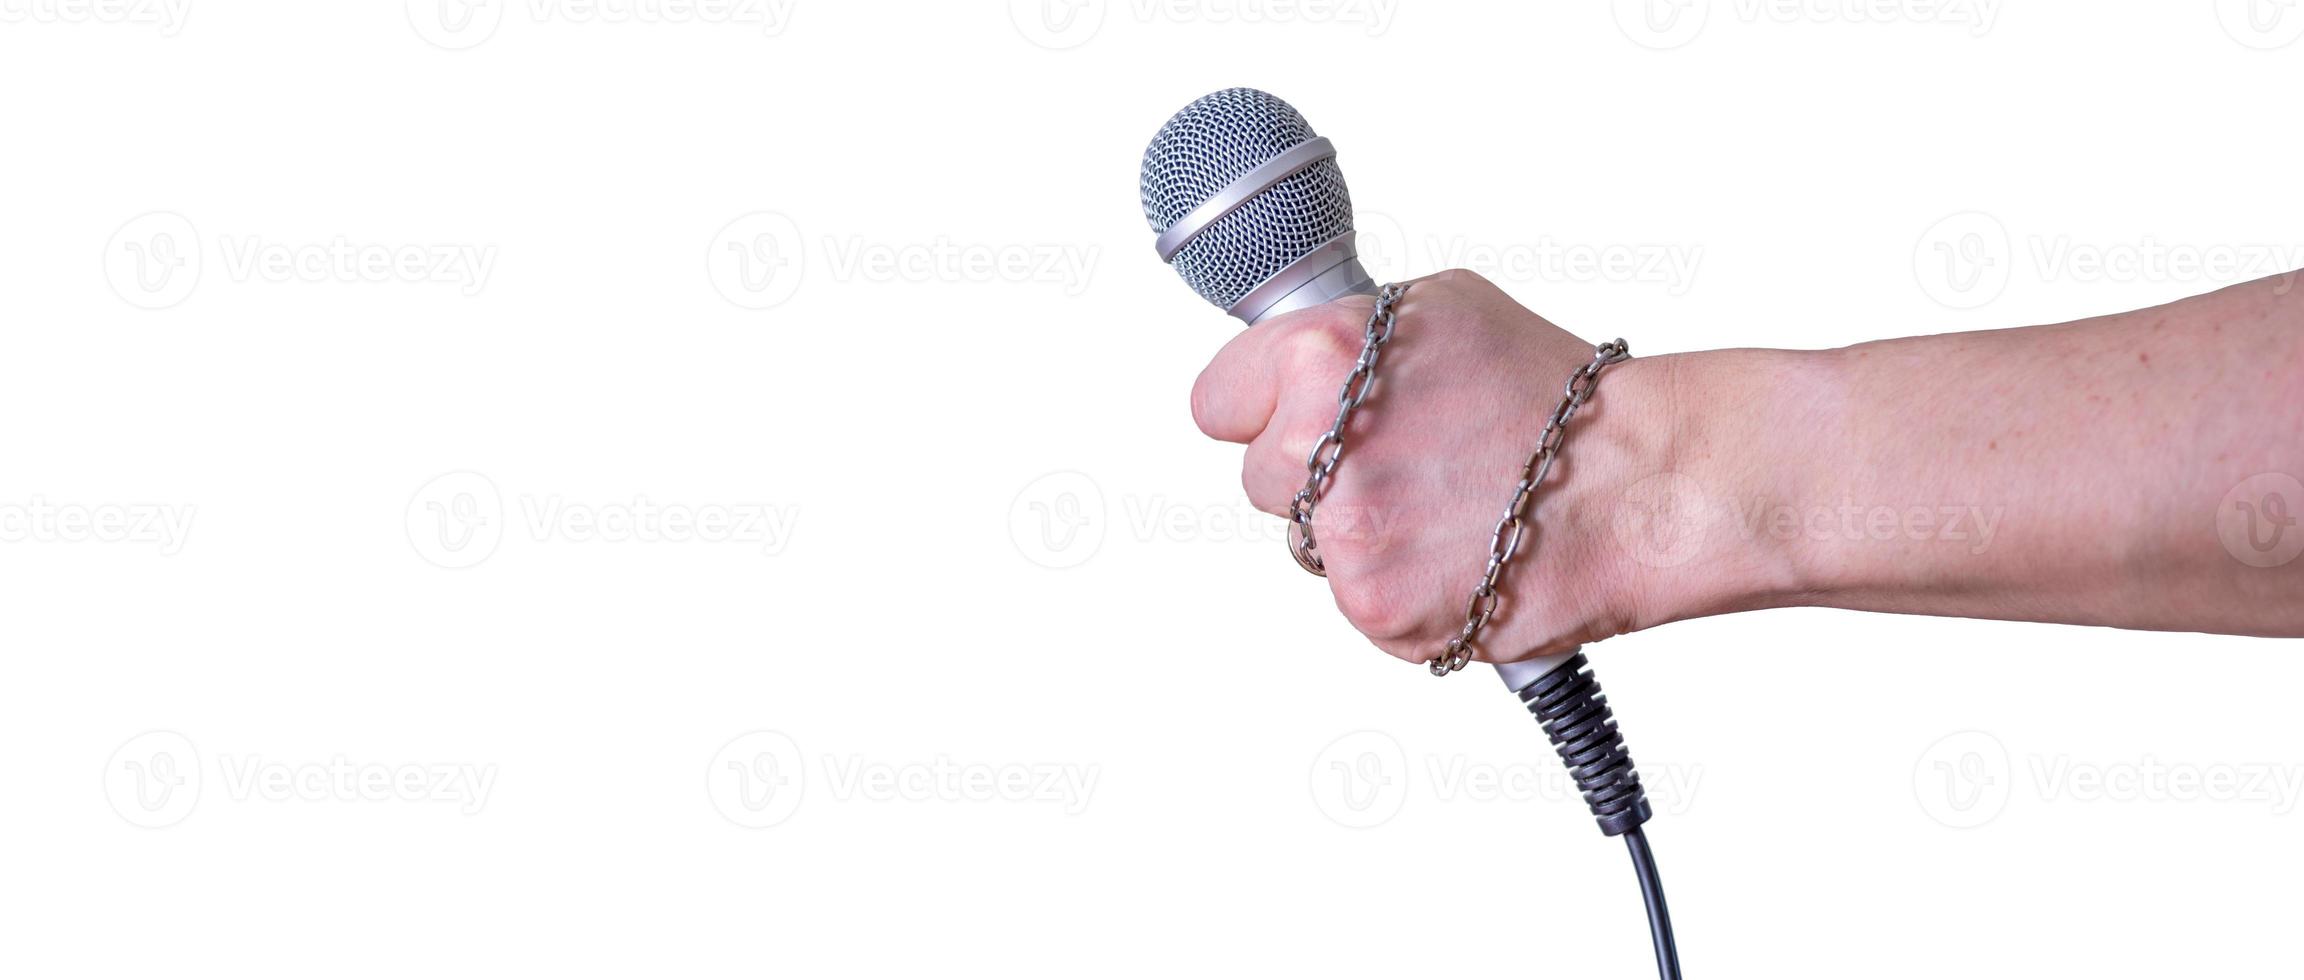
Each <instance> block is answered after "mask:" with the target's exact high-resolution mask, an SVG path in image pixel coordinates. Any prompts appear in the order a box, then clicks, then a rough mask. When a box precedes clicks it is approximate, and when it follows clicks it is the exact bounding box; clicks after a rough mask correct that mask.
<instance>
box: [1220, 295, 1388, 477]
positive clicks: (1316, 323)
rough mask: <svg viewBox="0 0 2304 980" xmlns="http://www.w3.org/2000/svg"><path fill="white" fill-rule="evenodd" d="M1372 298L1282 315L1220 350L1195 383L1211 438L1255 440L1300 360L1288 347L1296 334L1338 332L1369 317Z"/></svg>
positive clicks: (1268, 422)
mask: <svg viewBox="0 0 2304 980" xmlns="http://www.w3.org/2000/svg"><path fill="white" fill-rule="evenodd" d="M1370 302H1371V301H1370V300H1369V299H1368V298H1367V297H1365V296H1353V297H1347V298H1345V299H1342V300H1338V301H1336V302H1334V303H1330V304H1327V305H1325V306H1316V307H1313V308H1311V309H1308V310H1298V311H1296V312H1294V313H1288V314H1283V315H1281V316H1276V317H1273V318H1272V319H1269V320H1266V321H1264V322H1262V323H1258V324H1256V325H1254V326H1251V327H1249V328H1248V329H1246V330H1243V331H1241V332H1240V334H1239V335H1238V336H1236V337H1233V338H1232V340H1231V342H1229V343H1227V344H1225V345H1224V349H1223V350H1220V351H1217V352H1216V359H1215V360H1213V361H1210V362H1208V367H1207V368H1206V369H1205V370H1203V371H1201V372H1200V378H1199V380H1197V381H1195V382H1193V384H1192V420H1193V421H1194V422H1196V423H1198V424H1199V426H1200V431H1202V432H1205V433H1207V434H1208V437H1209V438H1211V439H1221V440H1223V441H1225V442H1239V443H1246V442H1253V441H1254V440H1255V439H1256V437H1257V435H1259V434H1261V433H1262V432H1263V431H1264V430H1265V428H1266V427H1268V426H1269V425H1271V422H1272V413H1273V409H1274V407H1275V406H1276V405H1277V404H1278V403H1279V400H1280V389H1281V387H1282V383H1283V381H1284V379H1285V378H1286V377H1287V374H1288V371H1289V370H1290V368H1291V367H1292V366H1294V365H1295V364H1296V359H1295V358H1292V357H1291V356H1290V355H1289V353H1288V352H1287V351H1286V350H1285V348H1286V347H1288V346H1289V345H1290V344H1291V343H1293V341H1292V340H1291V338H1296V339H1297V340H1302V339H1304V338H1306V337H1310V338H1313V339H1315V340H1321V341H1325V340H1326V339H1327V338H1329V337H1330V336H1331V335H1333V334H1335V333H1336V332H1337V331H1336V330H1335V329H1334V326H1335V325H1336V324H1338V323H1349V322H1355V321H1357V320H1363V319H1366V318H1367V315H1368V314H1367V310H1366V307H1367V306H1368V304H1369V303H1370ZM1355 305H1357V306H1358V307H1359V310H1358V311H1357V312H1354V307H1355ZM1354 329H1357V328H1354ZM1314 346H1321V347H1325V346H1330V345H1328V344H1326V343H1321V344H1316V345H1314ZM1337 380H1338V381H1341V380H1342V378H1341V377H1339V378H1338V379H1337Z"/></svg>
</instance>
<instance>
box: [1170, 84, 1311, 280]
mask: <svg viewBox="0 0 2304 980" xmlns="http://www.w3.org/2000/svg"><path fill="white" fill-rule="evenodd" d="M1316 135H1318V134H1316V133H1314V132H1313V131H1312V125H1311V124H1310V123H1307V122H1305V121H1304V116H1303V114H1302V113H1299V112H1297V111H1296V107H1295V106H1292V105H1289V104H1288V103H1287V102H1285V101H1282V100H1281V99H1280V98H1279V97H1277V96H1274V95H1271V94H1270V93H1267V92H1262V91H1258V90H1256V89H1252V88H1228V89H1225V90H1223V91H1221V92H1215V93H1211V94H1209V95H1205V96H1202V97H1200V98H1199V99H1198V100H1196V101H1194V102H1193V103H1192V104H1191V105H1188V106H1185V107H1184V108H1183V110H1182V111H1180V112H1178V113H1176V115H1175V116H1174V117H1172V118H1170V119H1169V120H1168V123H1167V125H1165V126H1162V127H1160V132H1159V133H1158V134H1157V135H1155V136H1153V137H1152V143H1151V145H1150V146H1147V147H1145V148H1144V169H1143V171H1142V173H1141V174H1140V175H1139V177H1138V180H1137V189H1138V191H1139V192H1140V193H1141V194H1142V196H1143V199H1144V220H1145V222H1146V223H1148V224H1150V225H1151V226H1152V231H1153V233H1154V234H1158V233H1161V232H1165V231H1167V230H1168V226H1169V225H1172V224H1175V223H1176V221H1177V219H1179V218H1182V217H1183V216H1184V215H1185V214H1186V213H1188V212H1190V211H1191V210H1192V209H1193V208H1196V207H1199V206H1200V205H1201V204H1202V203H1204V202H1206V201H1207V200H1208V199H1209V198H1210V197H1213V196H1215V194H1216V192H1217V191H1219V190H1222V189H1223V188H1224V187H1225V185H1227V184H1230V183H1231V182H1232V181H1233V180H1234V179H1236V178H1238V177H1239V176H1240V175H1242V174H1245V173H1247V172H1248V171H1250V170H1253V169H1255V168H1256V167H1257V166H1258V165H1260V164H1262V163H1264V162H1265V161H1267V160H1270V159H1272V158H1273V157H1276V156H1279V155H1280V154H1281V153H1282V152H1284V151H1286V150H1287V149H1288V148H1290V147H1293V146H1295V145H1296V144H1298V143H1302V142H1304V141H1306V140H1309V139H1312V138H1313V137H1314V136H1316ZM1351 230H1352V197H1351V195H1350V194H1349V193H1348V192H1346V190H1345V189H1344V172H1343V171H1342V170H1341V169H1339V168H1338V167H1337V166H1336V160H1335V158H1334V157H1330V158H1328V159H1325V160H1321V161H1319V162H1317V163H1314V164H1312V165H1311V166H1309V167H1306V168H1304V169H1303V170H1300V171H1297V172H1296V173H1294V174H1291V175H1289V176H1288V177H1286V178H1284V179H1282V180H1281V181H1280V182H1278V183H1276V184H1273V185H1272V186H1271V187H1270V188H1267V189H1266V190H1265V191H1264V192H1263V193H1261V194H1258V195H1256V196H1255V197H1253V198H1251V199H1249V201H1248V202H1247V203H1245V204H1243V205H1241V206H1240V207H1239V208H1237V209H1235V210H1234V211H1232V212H1231V213H1230V214H1227V215H1225V216H1223V217H1221V218H1218V219H1216V220H1215V221H1214V222H1211V223H1210V224H1209V225H1208V227H1207V229H1206V230H1204V231H1202V232H1200V233H1199V234H1198V235H1195V236H1193V238H1192V240H1191V241H1190V242H1188V243H1186V244H1185V246H1184V248H1183V249H1182V250H1180V251H1178V252H1177V253H1176V255H1175V257H1174V258H1173V259H1170V260H1169V263H1168V264H1169V265H1170V266H1173V267H1174V268H1175V269H1176V274H1177V275H1179V276H1182V277H1183V279H1184V282H1185V284H1186V285H1188V286H1191V287H1192V289H1193V291H1194V292H1197V293H1199V294H1200V296H1201V298H1202V299H1205V300H1207V301H1208V302H1210V303H1214V304H1216V305H1217V306H1219V307H1224V308H1229V307H1231V306H1232V304H1234V303H1237V302H1239V300H1240V297H1242V296H1245V295H1247V293H1248V291H1249V290H1251V289H1254V288H1256V286H1257V285H1259V284H1261V283H1262V282H1264V280H1266V279H1269V278H1271V277H1272V276H1274V275H1276V274H1278V273H1279V272H1280V271H1281V270H1283V269H1286V268H1288V266H1289V265H1290V264H1291V263H1293V262H1295V261H1296V260H1297V259H1300V258H1303V257H1304V256H1305V255H1306V254H1308V253H1310V252H1311V251H1312V250H1314V249H1316V248H1319V247H1320V246H1321V245H1323V244H1326V243H1327V242H1328V241H1330V240H1331V239H1334V238H1335V237H1336V236H1338V235H1342V234H1344V233H1346V232H1349V231H1351Z"/></svg>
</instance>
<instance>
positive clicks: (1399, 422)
mask: <svg viewBox="0 0 2304 980" xmlns="http://www.w3.org/2000/svg"><path fill="white" fill-rule="evenodd" d="M1373 303H1374V300H1373V298H1372V297H1368V296H1356V297H1350V298H1347V299H1343V300H1339V301H1337V302H1335V303H1332V304H1329V305H1326V306H1322V307H1317V308H1314V309H1309V310H1303V311H1299V312H1296V313H1291V314H1287V315H1285V316H1281V317H1276V318H1274V319H1271V320H1267V321H1264V322H1262V323H1259V324H1257V325H1255V326H1253V327H1250V328H1249V329H1248V330H1247V331H1246V332H1244V333H1242V334H1240V335H1239V336H1238V337H1237V338H1235V339H1234V340H1233V341H1232V342H1231V343H1230V344H1228V345H1226V346H1225V348H1224V349H1223V351H1222V352H1220V353H1219V354H1217V356H1216V359H1215V360H1214V361H1213V362H1211V363H1210V364H1209V365H1208V368H1207V370H1205V371H1203V372H1201V375H1200V378H1199V381H1198V383H1196V384H1195V385H1194V386H1193V389H1192V416H1193V418H1194V420H1195V421H1197V422H1198V423H1199V426H1200V429H1201V431H1203V432H1206V433H1207V434H1208V435H1209V436H1211V437H1213V438H1216V439H1222V440H1225V441H1228V442H1238V443H1245V444H1247V446H1248V450H1247V458H1246V461H1245V463H1244V465H1243V466H1242V470H1241V481H1242V483H1243V484H1244V485H1245V486H1246V488H1247V491H1248V499H1249V500H1250V501H1251V502H1252V503H1254V504H1255V506H1256V507H1257V509H1259V510H1263V511H1266V512H1268V513H1271V514H1276V515H1281V516H1286V515H1287V513H1288V506H1289V501H1290V499H1291V498H1293V497H1294V496H1295V494H1296V492H1297V490H1298V489H1300V488H1301V487H1302V486H1303V485H1304V480H1305V475H1306V465H1305V464H1306V456H1307V454H1309V453H1310V452H1311V449H1312V446H1313V444H1314V443H1315V442H1317V441H1318V440H1319V438H1320V436H1321V434H1322V433H1324V432H1325V431H1327V428H1328V426H1329V425H1330V424H1331V423H1332V422H1333V421H1334V418H1335V413H1336V398H1337V390H1338V387H1339V386H1340V385H1341V384H1342V383H1343V380H1344V378H1345V376H1346V375H1347V374H1349V373H1350V372H1351V370H1352V365H1353V362H1354V360H1355V359H1356V358H1357V357H1358V356H1359V353H1360V349H1361V345H1362V338H1363V331H1364V329H1365V327H1366V325H1367V320H1368V316H1369V313H1370V310H1371V308H1372V306H1373ZM1397 312H1398V314H1399V317H1398V322H1397V326H1396V328H1395V331H1394V333H1393V335H1392V338H1391V340H1390V342H1389V343H1388V344H1387V346H1386V347H1385V350H1384V355H1383V358H1382V360H1381V363H1380V364H1379V367H1378V370H1377V382H1376V387H1375V389H1374V391H1373V393H1372V394H1371V395H1370V397H1369V398H1368V400H1367V401H1366V402H1365V403H1363V404H1362V406H1361V407H1360V409H1359V411H1358V412H1357V413H1356V414H1355V415H1354V417H1353V419H1352V422H1351V425H1350V427H1349V429H1348V431H1346V432H1345V433H1344V444H1345V447H1346V448H1345V450H1344V453H1343V457H1342V460H1341V461H1340V462H1339V463H1338V465H1337V469H1336V472H1335V474H1334V477H1333V479H1332V480H1331V482H1330V484H1329V486H1328V489H1327V492H1326V493H1325V494H1324V495H1323V496H1322V498H1321V500H1320V502H1319V507H1318V509H1317V511H1316V513H1315V516H1314V519H1313V529H1314V532H1315V535H1316V537H1317V540H1318V541H1319V545H1320V553H1321V556H1322V558H1323V561H1324V562H1325V564H1326V566H1327V570H1328V584H1329V587H1330V588H1331V589H1332V590H1333V591H1334V593H1335V597H1336V605H1337V608H1338V609H1340V610H1342V611H1343V613H1344V615H1345V617H1346V618H1347V619H1349V620H1350V621H1351V623H1352V625H1353V627H1354V628H1356V629H1358V630H1359V631H1360V632H1362V633H1364V634H1366V635H1367V636H1368V638H1369V639H1370V640H1373V641H1374V642H1375V644H1376V645H1377V646H1378V647H1380V648H1382V649H1383V650H1384V651H1385V652H1387V653H1390V654H1392V655H1393V656H1396V657H1400V658H1402V659H1405V660H1410V661H1415V662H1423V661H1426V660H1429V659H1431V658H1433V657H1434V656H1437V655H1438V654H1439V653H1440V652H1441V650H1442V648H1443V646H1444V645H1445V644H1446V643H1447V641H1448V639H1449V638H1450V637H1452V636H1453V635H1455V633H1456V631H1457V630H1458V629H1459V628H1460V627H1461V626H1462V625H1463V622H1464V615H1465V603H1466V601H1467V599H1468V598H1469V597H1470V594H1471V591H1472V589H1473V588H1474V587H1475V586H1476V585H1477V584H1478V583H1479V581H1480V576H1481V574H1482V572H1483V570H1484V568H1485V564H1486V559H1487V555H1488V549H1489V543H1490V534H1491V531H1492V530H1493V529H1494V527H1495V525H1496V522H1497V521H1498V519H1499V518H1501V517H1502V516H1503V513H1504V508H1505V506H1506V505H1507V504H1508V503H1509V502H1510V499H1511V494H1512V488H1513V486H1514V484H1515V483H1516V481H1518V480H1519V478H1520V473H1521V467H1522V465H1523V464H1524V463H1525V462H1526V461H1527V459H1528V456H1529V454H1530V453H1531V452H1532V451H1533V450H1534V449H1535V447H1536V441H1537V439H1538V437H1539V435H1540V434H1541V433H1542V431H1543V428H1544V421H1545V419H1546V418H1547V417H1548V416H1549V414H1550V413H1551V411H1552V409H1553V408H1554V406H1555V405H1556V404H1557V403H1558V402H1559V399H1560V396H1561V392H1562V389H1563V388H1564V386H1565V385H1566V383H1567V381H1568V378H1569V376H1570V375H1571V374H1573V373H1574V372H1575V371H1576V370H1577V369H1578V368H1580V367H1582V366H1583V365H1584V364H1586V363H1587V362H1589V361H1591V359H1592V353H1593V352H1592V345H1591V344H1590V343H1587V342H1585V341H1584V340H1581V339H1578V338H1577V337H1576V336H1574V335H1572V334H1570V333H1568V332H1567V331H1565V330H1562V329H1560V328H1559V327H1556V326H1553V325H1552V324H1551V323H1548V322H1546V321H1545V320H1544V318H1542V317H1540V316H1537V315H1536V314H1534V313H1532V312H1530V311H1528V310H1527V309H1526V308H1523V307H1522V306H1520V305H1519V304H1518V303H1515V302H1513V301H1512V299H1511V297H1509V296H1506V295H1505V294H1504V293H1503V292H1502V291H1501V290H1498V289H1497V288H1496V287H1495V286H1494V285H1493V284H1491V283H1489V282H1488V281H1487V280H1486V279H1483V278H1481V277H1480V276H1478V275H1475V274H1473V273H1470V272H1464V271H1455V272H1443V273H1440V274H1439V275H1436V276H1432V277H1429V278H1426V279H1422V280H1418V281H1416V282H1415V283H1413V284H1412V286H1411V288H1410V289H1409V290H1408V292H1407V294H1406V295H1405V297H1403V298H1402V299H1401V301H1400V303H1399V305H1398V307H1397ZM1673 374H1674V371H1673V369H1672V366H1671V364H1670V362H1669V359H1665V358H1657V359H1649V360H1642V359H1638V358H1635V359H1633V360H1630V361H1626V362H1623V363H1620V364H1617V365H1615V366H1613V367H1610V368H1608V369H1607V370H1605V371H1604V372H1602V374H1601V376H1600V378H1599V379H1598V387H1597V390H1596V392H1595V393H1594V394H1593V396H1592V398H1591V400H1590V401H1588V402H1586V403H1585V405H1584V407H1583V408H1582V409H1581V410H1580V411H1579V413H1578V414H1577V415H1576V417H1575V420H1574V421H1573V422H1572V423H1571V424H1570V426H1569V431H1568V437H1567V441H1566V443H1565V444H1564V446H1563V448H1562V450H1561V453H1560V457H1559V459H1558V460H1557V462H1556V463H1555V464H1554V466H1553V468H1552V472H1551V475H1550V476H1549V477H1548V478H1547V479H1546V481H1545V482H1544V484H1543V485H1542V486H1540V487H1539V488H1538V489H1537V492H1536V495H1535V497H1534V499H1533V500H1532V502H1531V504H1530V506H1529V510H1528V514H1527V516H1528V518H1529V522H1530V526H1529V528H1528V531H1527V532H1526V533H1525V534H1524V536H1523V537H1522V540H1521V542H1520V546H1519V551H1518V553H1517V555H1516V556H1515V557H1514V559H1513V561H1512V564H1511V565H1510V566H1509V567H1508V568H1507V569H1506V571H1505V573H1504V577H1503V579H1502V581H1501V582H1500V583H1499V585H1498V590H1499V593H1500V596H1501V602H1500V603H1499V606H1498V608H1497V611H1496V615H1495V617H1494V618H1493V619H1491V620H1490V621H1489V623H1488V626H1487V627H1486V629H1485V630H1483V631H1482V633H1481V636H1480V638H1479V641H1478V645H1479V654H1480V657H1479V658H1480V659H1482V660H1489V661H1496V662H1504V661H1512V660H1520V659H1524V658H1527V657H1532V656H1540V655H1545V654H1551V653H1558V652H1561V651H1564V650H1566V649H1568V648H1570V647H1573V646H1575V645H1577V644H1580V643H1585V642H1589V641H1593V640H1598V639H1603V638H1606V637H1610V636H1614V635H1617V634H1619V633H1624V632H1627V631H1630V630H1634V629H1640V628H1643V627H1646V626H1651V625H1655V624H1656V623H1659V622H1663V621H1665V620H1667V619H1671V618H1679V617H1681V616H1684V615H1689V614H1692V612H1691V610H1690V609H1689V607H1688V605H1687V603H1685V602H1684V601H1683V599H1682V596H1683V595H1684V594H1686V593H1688V592H1690V591H1691V590H1688V589H1685V588H1683V587H1682V586H1683V585H1684V583H1681V582H1677V581H1673V580H1674V579H1676V578H1677V576H1674V575H1672V574H1670V572H1671V569H1672V567H1673V566H1674V565H1677V564H1681V563H1680V562H1674V561H1673V560H1672V559H1673V558H1674V557H1675V556H1674V554H1673V553H1672V551H1673V549H1675V548H1676V547H1678V546H1680V545H1681V543H1682V541H1681V540H1680V538H1679V537H1678V535H1679V533H1680V530H1681V528H1680V524H1679V523H1678V522H1679V521H1680V517H1679V515H1678V513H1677V511H1676V506H1677V504H1678V503H1679V502H1678V501H1675V500H1673V499H1671V498H1672V496H1673V494H1674V492H1675V491H1676V490H1677V489H1678V488H1679V486H1680V484H1681V482H1682V481H1684V480H1685V479H1686V478H1684V477H1681V476H1680V475H1678V474H1677V472H1676V471H1675V469H1674V461H1673V458H1672V452H1673V449H1674V445H1675V437H1676V436H1677V435H1678V434H1679V433H1677V432H1676V431H1675V430H1676V428H1677V426H1676V425H1675V423H1674V412H1673V410H1672V406H1673V403H1674V400H1675V398H1676V397H1679V395H1678V393H1676V392H1675V391H1674V382H1673ZM1273 558H1274V559H1275V560H1278V559H1279V558H1280V556H1278V555H1274V556H1273ZM1667 586H1668V587H1667ZM1660 590H1661V591H1660ZM1667 592H1668V593H1670V598H1669V601H1657V600H1662V599H1665V598H1666V593H1667Z"/></svg>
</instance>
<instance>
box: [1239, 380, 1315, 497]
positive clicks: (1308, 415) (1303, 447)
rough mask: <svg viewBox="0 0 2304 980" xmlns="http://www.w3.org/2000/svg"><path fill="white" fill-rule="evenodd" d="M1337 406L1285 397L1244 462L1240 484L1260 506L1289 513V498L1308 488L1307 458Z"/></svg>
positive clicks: (1252, 443)
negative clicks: (1306, 478) (1306, 483)
mask: <svg viewBox="0 0 2304 980" xmlns="http://www.w3.org/2000/svg"><path fill="white" fill-rule="evenodd" d="M1333 411H1334V408H1333V406H1332V405H1331V404H1330V403H1329V402H1327V401H1322V400H1313V399H1301V398H1299V399H1283V400H1282V401H1281V403H1280V406H1279V407H1278V408H1277V409H1275V412H1274V414H1275V415H1276V416H1277V417H1275V418H1274V419H1272V421H1271V422H1270V423H1269V424H1267V425H1265V426H1264V431H1262V432H1259V433H1257V434H1256V437H1255V439H1254V440H1253V441H1251V442H1249V443H1248V451H1247V452H1246V453H1244V454H1243V455H1242V458H1241V463H1240V488H1241V489H1242V490H1245V491H1247V492H1248V502H1249V503H1250V504H1252V505H1254V506H1255V508H1256V509H1257V510H1260V511H1263V512H1265V513H1267V514H1275V515H1278V516H1281V517H1286V516H1288V505H1289V502H1290V501H1292V500H1294V499H1295V498H1296V491H1298V490H1301V489H1303V488H1304V477H1305V475H1306V472H1307V465H1308V464H1307V461H1306V458H1307V457H1309V456H1310V455H1311V454H1312V445H1313V444H1314V443H1315V442H1318V441H1319V439H1320V434H1321V433H1323V432H1326V431H1327V427H1328V425H1329V424H1330V423H1331V422H1333V421H1334V419H1333V417H1332V415H1330V414H1328V413H1332V412H1333Z"/></svg>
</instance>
